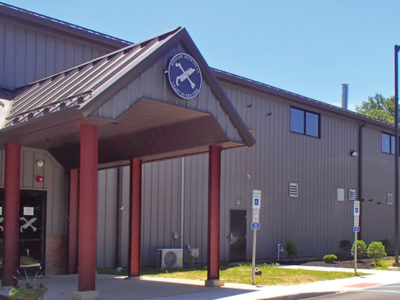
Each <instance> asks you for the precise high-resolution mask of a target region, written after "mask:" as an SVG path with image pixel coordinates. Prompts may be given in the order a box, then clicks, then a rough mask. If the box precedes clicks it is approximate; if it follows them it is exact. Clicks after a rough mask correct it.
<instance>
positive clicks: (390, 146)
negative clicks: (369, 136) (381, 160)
mask: <svg viewBox="0 0 400 300" xmlns="http://www.w3.org/2000/svg"><path fill="white" fill-rule="evenodd" d="M384 135H386V136H388V137H389V152H387V151H384V150H383V136H384ZM392 143H395V136H394V135H393V134H390V133H387V132H385V131H382V132H381V152H382V153H385V154H389V155H395V152H396V149H393V152H392V146H393V145H392Z"/></svg>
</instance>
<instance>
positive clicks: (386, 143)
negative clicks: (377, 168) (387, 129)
mask: <svg viewBox="0 0 400 300" xmlns="http://www.w3.org/2000/svg"><path fill="white" fill-rule="evenodd" d="M395 144H396V143H395V138H394V136H393V135H391V134H388V133H384V132H382V145H381V147H382V152H384V153H389V154H394V152H395V149H394V145H395Z"/></svg>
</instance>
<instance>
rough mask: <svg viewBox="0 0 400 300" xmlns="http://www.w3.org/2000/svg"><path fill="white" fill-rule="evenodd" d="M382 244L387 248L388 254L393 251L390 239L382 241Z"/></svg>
mask: <svg viewBox="0 0 400 300" xmlns="http://www.w3.org/2000/svg"><path fill="white" fill-rule="evenodd" d="M381 243H382V244H383V246H385V251H386V252H388V251H389V250H390V249H392V244H391V243H390V242H389V240H388V239H384V240H381Z"/></svg>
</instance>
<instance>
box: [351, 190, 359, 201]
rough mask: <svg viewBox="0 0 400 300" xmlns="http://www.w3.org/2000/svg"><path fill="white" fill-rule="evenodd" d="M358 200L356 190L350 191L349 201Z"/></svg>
mask: <svg viewBox="0 0 400 300" xmlns="http://www.w3.org/2000/svg"><path fill="white" fill-rule="evenodd" d="M356 198H357V193H356V190H355V189H349V200H352V201H354V200H356Z"/></svg>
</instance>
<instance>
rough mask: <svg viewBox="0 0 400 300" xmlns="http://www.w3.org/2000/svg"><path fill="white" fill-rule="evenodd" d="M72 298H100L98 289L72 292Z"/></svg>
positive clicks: (74, 299) (78, 299) (76, 299)
mask: <svg viewBox="0 0 400 300" xmlns="http://www.w3.org/2000/svg"><path fill="white" fill-rule="evenodd" d="M71 299H72V300H99V299H100V296H99V292H98V291H84V292H74V293H73V294H72V298H71Z"/></svg>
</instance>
